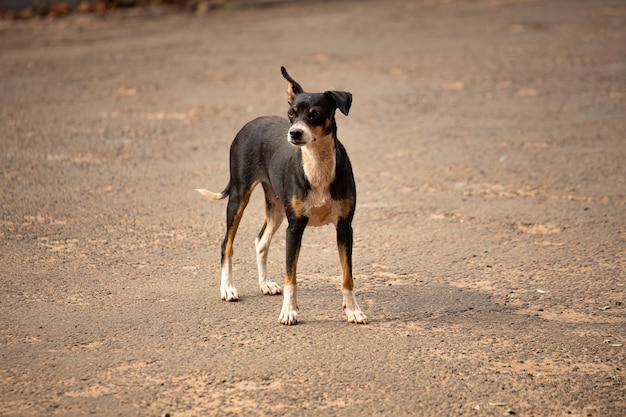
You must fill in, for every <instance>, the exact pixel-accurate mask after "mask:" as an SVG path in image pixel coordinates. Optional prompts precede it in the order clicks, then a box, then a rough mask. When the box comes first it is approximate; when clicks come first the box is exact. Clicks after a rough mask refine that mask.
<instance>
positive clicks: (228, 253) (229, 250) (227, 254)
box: [224, 183, 257, 261]
mask: <svg viewBox="0 0 626 417" xmlns="http://www.w3.org/2000/svg"><path fill="white" fill-rule="evenodd" d="M256 185H257V183H254V184H252V186H251V187H250V189H249V190H248V191H246V193H245V194H244V196H243V199H242V200H241V203H240V204H239V208H238V209H237V213H235V217H234V219H233V224H232V226H231V228H230V230H229V231H228V239H227V240H226V248H225V250H224V260H225V261H226V260H228V261H230V259H231V258H232V256H233V244H234V241H235V235H236V234H237V229H238V228H239V223H240V222H241V218H242V217H243V212H244V210H245V209H246V206H247V205H248V202H249V201H250V196H251V195H252V191H254V187H256Z"/></svg>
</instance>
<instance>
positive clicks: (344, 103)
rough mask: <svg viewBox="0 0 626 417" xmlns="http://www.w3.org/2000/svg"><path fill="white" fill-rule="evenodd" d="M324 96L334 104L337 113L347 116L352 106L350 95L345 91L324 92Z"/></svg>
mask: <svg viewBox="0 0 626 417" xmlns="http://www.w3.org/2000/svg"><path fill="white" fill-rule="evenodd" d="M324 95H325V96H326V97H328V98H329V99H331V100H332V101H334V102H335V104H336V105H337V108H338V109H339V111H341V112H342V113H343V114H345V115H346V116H347V115H348V112H349V111H350V106H352V94H350V93H348V92H347V91H326V92H325V93H324Z"/></svg>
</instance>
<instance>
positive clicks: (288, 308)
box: [278, 217, 308, 325]
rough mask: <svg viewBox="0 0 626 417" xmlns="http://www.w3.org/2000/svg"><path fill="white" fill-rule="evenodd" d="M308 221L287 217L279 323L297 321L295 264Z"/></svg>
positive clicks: (302, 218)
mask: <svg viewBox="0 0 626 417" xmlns="http://www.w3.org/2000/svg"><path fill="white" fill-rule="evenodd" d="M307 222H308V218H306V217H301V218H295V219H291V218H289V226H288V227H287V242H286V244H287V262H286V265H287V271H286V273H285V285H284V287H283V297H284V298H283V308H282V310H281V312H280V316H279V317H278V321H279V323H281V324H287V325H292V324H297V323H298V286H297V282H296V266H297V264H298V255H299V254H300V245H301V244H302V234H303V233H304V229H305V227H306V224H307Z"/></svg>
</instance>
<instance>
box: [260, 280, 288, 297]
mask: <svg viewBox="0 0 626 417" xmlns="http://www.w3.org/2000/svg"><path fill="white" fill-rule="evenodd" d="M259 287H260V288H261V292H262V293H263V294H266V295H276V294H280V293H282V292H283V289H282V288H281V287H280V285H278V284H277V283H275V282H273V281H265V282H262V283H260V284H259Z"/></svg>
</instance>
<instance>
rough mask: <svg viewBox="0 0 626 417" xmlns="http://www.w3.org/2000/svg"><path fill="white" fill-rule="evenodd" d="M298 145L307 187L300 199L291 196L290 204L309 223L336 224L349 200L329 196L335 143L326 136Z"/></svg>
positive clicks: (333, 168)
mask: <svg viewBox="0 0 626 417" xmlns="http://www.w3.org/2000/svg"><path fill="white" fill-rule="evenodd" d="M326 140H327V141H329V143H314V144H311V145H309V146H306V147H303V148H302V164H303V168H304V174H305V175H306V178H307V180H308V181H309V183H310V184H311V190H310V191H309V193H308V194H307V196H306V198H305V199H304V200H301V199H298V198H296V197H294V199H293V200H292V205H293V207H294V210H295V211H296V214H298V215H299V216H306V217H308V218H309V223H308V225H309V226H324V225H327V224H331V223H332V224H334V225H337V222H338V221H339V219H340V218H342V217H344V216H345V215H346V214H347V212H348V211H349V210H350V204H351V202H346V201H343V200H339V201H337V200H333V199H332V198H331V196H330V184H331V183H332V182H333V180H334V179H335V164H336V156H335V146H334V143H333V142H332V139H330V138H324V139H323V140H321V141H320V142H323V141H326Z"/></svg>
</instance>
